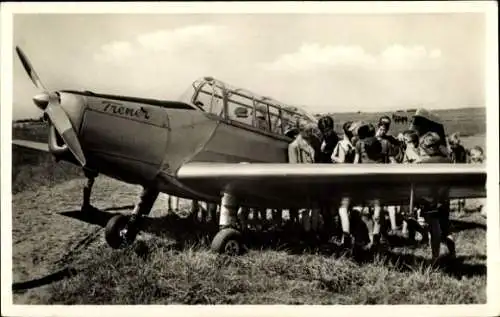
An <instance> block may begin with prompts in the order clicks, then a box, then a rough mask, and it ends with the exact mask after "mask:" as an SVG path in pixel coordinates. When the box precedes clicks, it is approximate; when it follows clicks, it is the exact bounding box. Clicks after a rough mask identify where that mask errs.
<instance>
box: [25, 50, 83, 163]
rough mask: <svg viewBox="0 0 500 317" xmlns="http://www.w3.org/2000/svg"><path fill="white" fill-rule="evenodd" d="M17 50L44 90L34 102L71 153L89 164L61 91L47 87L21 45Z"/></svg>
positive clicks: (30, 74)
mask: <svg viewBox="0 0 500 317" xmlns="http://www.w3.org/2000/svg"><path fill="white" fill-rule="evenodd" d="M16 52H17V55H18V56H19V59H20V60H21V63H22V64H23V67H24V69H25V70H26V73H27V74H28V76H29V77H30V79H31V81H32V82H33V84H34V85H35V87H36V88H38V89H39V90H41V91H42V93H41V94H38V95H36V96H35V97H33V102H34V103H35V105H36V106H37V107H38V108H40V109H41V110H42V111H44V112H45V114H47V116H48V117H49V119H50V122H51V123H52V124H53V125H54V127H55V128H56V130H57V132H58V133H59V135H60V136H61V138H62V139H63V141H64V143H66V145H67V146H68V148H69V150H70V151H71V153H73V155H74V156H75V158H76V159H77V160H78V162H80V164H81V165H82V167H84V166H85V165H86V164H87V162H86V160H85V155H84V154H83V150H82V147H81V146H80V141H79V140H78V136H77V135H76V132H75V130H74V129H73V125H72V124H71V121H70V120H69V118H68V115H67V114H66V112H65V111H64V110H63V108H62V107H61V99H60V96H59V93H58V92H55V91H48V90H47V89H46V88H45V86H44V85H43V83H42V81H41V80H40V78H39V77H38V74H37V73H36V72H35V69H34V68H33V66H31V63H30V62H29V60H28V58H27V57H26V55H25V54H24V52H23V51H22V50H21V48H20V47H19V46H16Z"/></svg>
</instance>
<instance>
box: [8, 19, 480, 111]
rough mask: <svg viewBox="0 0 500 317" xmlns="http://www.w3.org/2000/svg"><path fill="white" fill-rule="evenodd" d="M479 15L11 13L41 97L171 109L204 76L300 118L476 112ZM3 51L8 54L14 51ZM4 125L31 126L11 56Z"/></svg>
mask: <svg viewBox="0 0 500 317" xmlns="http://www.w3.org/2000/svg"><path fill="white" fill-rule="evenodd" d="M485 27H486V26H485V17H484V16H483V15H482V14H481V13H435V14H430V13H426V14H409V13H406V14H372V15H370V14H157V15H155V14H147V15H146V14H136V15H133V14H16V15H15V16H14V34H13V41H14V45H19V46H20V47H21V48H22V49H23V50H24V52H25V53H26V54H27V55H28V58H29V59H30V60H31V63H32V64H33V66H34V68H35V69H36V71H37V73H38V75H39V77H40V78H41V80H42V82H43V83H44V85H45V86H46V87H47V88H48V89H53V90H58V89H75V90H91V91H95V92H101V93H111V94H122V95H130V96H139V97H150V98H159V99H169V100H171V99H174V100H176V99H178V98H179V97H180V96H181V95H183V93H184V92H185V91H187V89H188V87H189V86H190V85H191V83H192V82H193V81H194V80H195V79H197V78H200V77H203V76H213V77H215V78H218V79H220V80H222V81H225V82H227V83H229V84H231V85H233V86H238V87H242V88H245V89H248V90H251V91H253V92H255V93H257V94H260V95H263V96H269V97H272V98H274V99H277V100H279V101H282V102H284V103H287V104H292V105H298V106H302V107H303V108H304V109H306V110H307V111H309V112H313V113H318V112H319V113H322V112H350V111H367V112H369V111H389V110H397V109H407V108H418V107H429V108H433V109H445V108H460V107H469V106H484V105H485V79H484V78H485V67H486V62H485V54H486V52H485V45H486V41H485V40H486V38H485V31H486V30H485ZM13 49H14V48H13ZM13 71H14V74H13V89H14V91H13V98H14V99H13V100H14V102H13V104H14V109H13V118H14V119H20V118H28V117H39V116H40V114H41V112H40V111H39V110H38V109H37V108H36V107H35V106H34V104H33V102H32V100H31V98H32V97H33V95H35V94H37V93H38V91H37V90H36V88H34V86H33V84H32V83H31V81H30V80H29V78H28V77H27V75H26V73H25V72H24V69H23V68H22V65H21V63H20V62H19V59H18V58H17V56H16V55H15V56H14V64H13Z"/></svg>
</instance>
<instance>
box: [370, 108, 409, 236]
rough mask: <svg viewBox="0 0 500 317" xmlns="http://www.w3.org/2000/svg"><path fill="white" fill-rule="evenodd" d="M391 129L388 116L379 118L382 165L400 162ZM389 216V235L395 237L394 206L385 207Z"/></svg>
mask: <svg viewBox="0 0 500 317" xmlns="http://www.w3.org/2000/svg"><path fill="white" fill-rule="evenodd" d="M390 127H391V119H390V118H389V117H388V116H382V117H380V119H379V121H378V124H377V133H376V137H377V139H378V140H379V141H380V143H381V144H382V157H383V162H384V163H399V162H401V161H402V158H403V155H402V151H401V143H400V142H399V141H398V140H397V139H396V138H395V137H393V136H392V135H390V134H389V129H390ZM386 207H387V212H388V214H389V221H390V225H391V230H390V231H389V235H395V234H396V232H397V231H398V226H397V222H396V206H386Z"/></svg>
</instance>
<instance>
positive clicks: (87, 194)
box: [81, 168, 97, 211]
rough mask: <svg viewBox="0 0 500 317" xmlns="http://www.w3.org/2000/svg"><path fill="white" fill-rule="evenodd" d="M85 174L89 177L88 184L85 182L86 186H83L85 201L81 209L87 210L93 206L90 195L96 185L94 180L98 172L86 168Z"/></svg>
mask: <svg viewBox="0 0 500 317" xmlns="http://www.w3.org/2000/svg"><path fill="white" fill-rule="evenodd" d="M83 174H84V175H85V177H86V178H87V184H85V187H84V188H83V202H82V209H81V210H82V211H86V210H91V209H92V208H93V207H92V205H91V204H90V195H91V193H92V187H93V186H94V182H95V179H96V177H97V172H95V171H91V170H89V169H86V168H84V169H83Z"/></svg>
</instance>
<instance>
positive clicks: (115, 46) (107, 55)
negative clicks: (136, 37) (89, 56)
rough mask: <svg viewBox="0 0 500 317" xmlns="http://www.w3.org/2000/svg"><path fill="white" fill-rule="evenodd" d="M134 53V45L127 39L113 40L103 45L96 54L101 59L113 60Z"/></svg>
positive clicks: (97, 58) (96, 57)
mask: <svg viewBox="0 0 500 317" xmlns="http://www.w3.org/2000/svg"><path fill="white" fill-rule="evenodd" d="M133 54H134V49H133V45H132V44H131V43H130V42H127V41H113V42H110V43H106V44H104V45H103V46H101V49H100V50H99V51H98V52H97V53H96V54H95V55H94V57H95V59H96V60H99V61H113V60H116V59H121V58H124V57H130V56H132V55H133Z"/></svg>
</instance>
